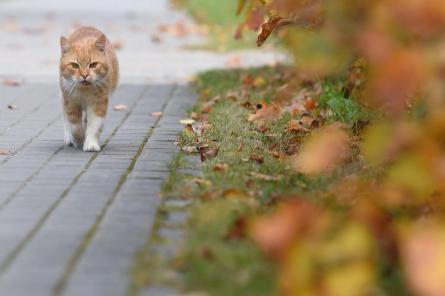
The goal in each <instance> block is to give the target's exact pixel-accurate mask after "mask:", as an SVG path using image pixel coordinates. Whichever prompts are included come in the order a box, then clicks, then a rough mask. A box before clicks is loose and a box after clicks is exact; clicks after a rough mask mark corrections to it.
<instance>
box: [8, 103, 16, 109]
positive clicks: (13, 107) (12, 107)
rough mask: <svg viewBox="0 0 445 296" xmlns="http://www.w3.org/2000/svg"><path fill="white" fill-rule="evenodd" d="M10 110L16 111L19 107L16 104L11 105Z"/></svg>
mask: <svg viewBox="0 0 445 296" xmlns="http://www.w3.org/2000/svg"><path fill="white" fill-rule="evenodd" d="M8 109H11V110H15V109H17V106H16V105H14V104H9V105H8Z"/></svg>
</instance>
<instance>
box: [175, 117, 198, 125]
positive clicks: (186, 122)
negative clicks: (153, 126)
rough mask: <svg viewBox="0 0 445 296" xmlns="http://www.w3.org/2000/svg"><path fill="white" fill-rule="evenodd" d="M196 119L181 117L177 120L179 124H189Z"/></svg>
mask: <svg viewBox="0 0 445 296" xmlns="http://www.w3.org/2000/svg"><path fill="white" fill-rule="evenodd" d="M195 122H196V121H195V120H194V119H191V118H190V119H181V120H180V121H179V123H180V124H183V125H189V124H194V123H195Z"/></svg>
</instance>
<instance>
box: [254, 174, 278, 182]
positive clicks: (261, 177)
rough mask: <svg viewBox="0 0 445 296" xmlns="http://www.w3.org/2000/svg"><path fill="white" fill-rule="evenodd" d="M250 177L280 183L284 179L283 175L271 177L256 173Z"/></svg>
mask: <svg viewBox="0 0 445 296" xmlns="http://www.w3.org/2000/svg"><path fill="white" fill-rule="evenodd" d="M249 176H252V177H254V178H255V179H260V180H264V181H280V180H281V179H283V176H282V175H280V176H270V175H265V174H260V173H255V172H251V173H249Z"/></svg>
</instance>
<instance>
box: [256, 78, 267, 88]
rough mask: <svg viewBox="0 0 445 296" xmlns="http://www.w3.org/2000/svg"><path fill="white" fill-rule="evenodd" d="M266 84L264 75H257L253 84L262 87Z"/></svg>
mask: <svg viewBox="0 0 445 296" xmlns="http://www.w3.org/2000/svg"><path fill="white" fill-rule="evenodd" d="M265 84H266V80H265V79H264V78H263V77H257V78H255V80H254V81H253V85H254V86H256V87H261V86H263V85H265Z"/></svg>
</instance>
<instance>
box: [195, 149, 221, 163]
mask: <svg viewBox="0 0 445 296" xmlns="http://www.w3.org/2000/svg"><path fill="white" fill-rule="evenodd" d="M218 151H219V148H209V147H198V152H199V155H200V156H201V161H206V160H207V159H212V158H215V157H216V156H217V155H218Z"/></svg>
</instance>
